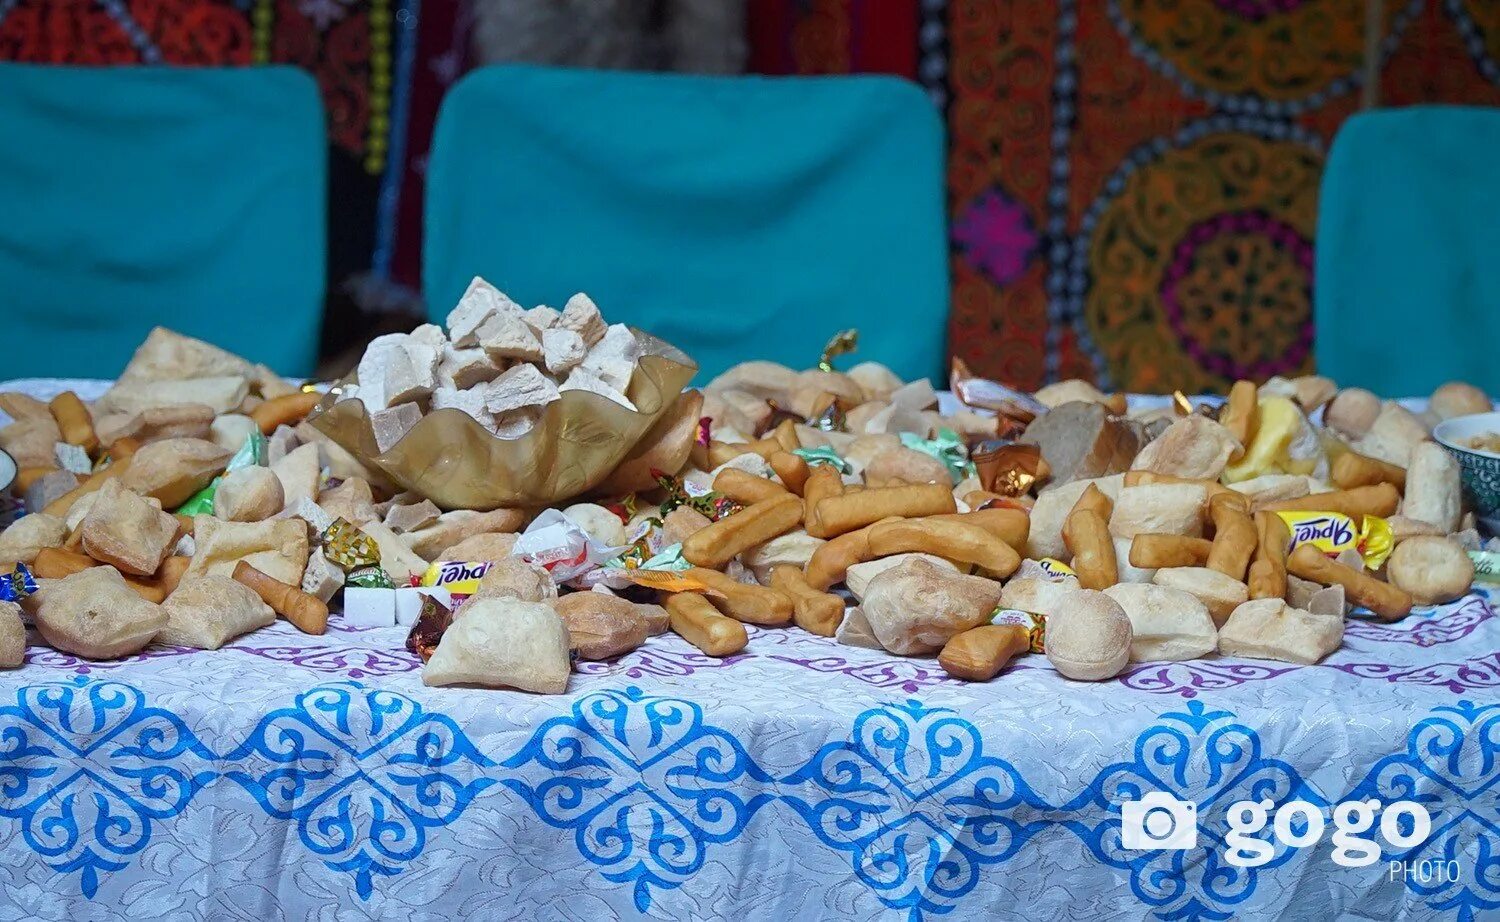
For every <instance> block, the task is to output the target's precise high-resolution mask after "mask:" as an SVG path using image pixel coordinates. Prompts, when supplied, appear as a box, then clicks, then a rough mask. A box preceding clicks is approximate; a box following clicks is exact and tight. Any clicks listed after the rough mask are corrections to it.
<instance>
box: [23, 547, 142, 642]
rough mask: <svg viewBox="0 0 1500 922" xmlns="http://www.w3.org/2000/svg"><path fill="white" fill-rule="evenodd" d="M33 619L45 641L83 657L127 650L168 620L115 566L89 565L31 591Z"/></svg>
mask: <svg viewBox="0 0 1500 922" xmlns="http://www.w3.org/2000/svg"><path fill="white" fill-rule="evenodd" d="M35 598H36V600H37V604H36V608H35V611H33V613H32V620H33V621H34V622H35V623H36V627H37V630H38V631H39V632H40V633H41V635H42V639H43V640H44V641H46V642H47V645H48V646H50V647H52V648H53V649H56V650H61V651H63V652H64V653H72V654H74V655H76V656H82V657H84V658H85V659H116V658H118V657H121V656H129V655H130V654H132V653H135V652H137V651H139V650H141V649H142V648H143V647H145V646H146V645H147V644H149V643H150V642H151V640H152V638H154V637H155V636H156V635H157V633H158V632H159V631H161V629H162V628H164V627H166V625H167V613H166V612H164V611H162V608H161V606H160V605H155V604H153V603H151V602H147V601H146V600H145V599H143V598H141V597H140V596H139V595H137V594H136V592H135V590H133V589H131V588H130V586H128V585H127V584H126V583H125V579H124V577H122V576H121V575H120V572H119V571H118V570H116V569H115V568H113V567H89V568H88V569H86V570H80V571H79V572H77V573H74V574H73V575H71V576H65V577H63V578H62V579H60V580H56V581H55V582H51V583H48V584H47V585H46V586H45V587H43V588H42V589H41V590H39V591H38V592H37V593H36V596H35Z"/></svg>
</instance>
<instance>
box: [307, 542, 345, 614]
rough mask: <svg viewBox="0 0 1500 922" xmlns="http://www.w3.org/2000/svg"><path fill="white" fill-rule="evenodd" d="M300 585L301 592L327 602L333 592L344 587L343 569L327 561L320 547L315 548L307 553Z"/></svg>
mask: <svg viewBox="0 0 1500 922" xmlns="http://www.w3.org/2000/svg"><path fill="white" fill-rule="evenodd" d="M301 586H302V591H303V592H305V593H307V594H308V595H310V596H312V597H314V598H316V599H317V600H318V601H320V602H323V603H324V604H327V602H328V600H329V599H331V598H333V595H334V593H336V592H338V591H339V590H340V589H342V588H344V571H343V570H340V569H339V568H338V567H336V566H334V565H333V564H331V563H329V562H328V558H327V557H324V556H323V550H322V548H317V549H315V550H313V551H312V552H311V553H309V554H308V555H307V567H306V569H304V570H303V571H302V583H301Z"/></svg>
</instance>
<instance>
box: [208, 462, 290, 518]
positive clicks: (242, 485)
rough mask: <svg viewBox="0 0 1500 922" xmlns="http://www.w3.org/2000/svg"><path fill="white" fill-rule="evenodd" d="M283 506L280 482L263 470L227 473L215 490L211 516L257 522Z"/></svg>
mask: <svg viewBox="0 0 1500 922" xmlns="http://www.w3.org/2000/svg"><path fill="white" fill-rule="evenodd" d="M285 505H286V498H285V495H284V494H283V493H282V492H281V479H280V478H278V477H277V476H276V475H275V474H273V473H271V469H270V468H266V467H255V466H252V467H242V468H240V469H239V470H237V471H230V472H229V473H228V474H225V475H224V479H223V480H221V481H219V486H218V487H217V488H216V489H215V490H214V515H216V516H218V517H219V518H221V519H224V520H225V521H229V522H259V521H261V520H262V519H269V518H270V517H271V516H273V515H275V514H276V513H278V512H280V511H281V510H282V507H283V506H285Z"/></svg>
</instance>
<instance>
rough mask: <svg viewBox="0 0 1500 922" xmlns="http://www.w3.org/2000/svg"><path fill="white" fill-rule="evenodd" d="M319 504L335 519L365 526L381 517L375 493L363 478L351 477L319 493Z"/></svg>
mask: <svg viewBox="0 0 1500 922" xmlns="http://www.w3.org/2000/svg"><path fill="white" fill-rule="evenodd" d="M318 505H319V506H322V507H323V511H324V512H327V513H328V514H329V515H330V516H332V517H333V518H335V519H343V520H344V521H346V522H350V523H353V524H355V525H358V526H360V527H361V528H363V527H364V526H365V525H366V524H368V523H370V522H375V521H378V520H379V519H380V512H379V511H378V510H377V509H376V508H375V493H374V491H373V490H371V489H370V485H369V484H368V483H365V481H364V480H363V478H360V477H350V478H349V479H348V480H345V481H344V482H343V483H341V484H339V485H338V486H336V487H333V488H331V489H327V490H324V491H323V492H321V493H319V494H318Z"/></svg>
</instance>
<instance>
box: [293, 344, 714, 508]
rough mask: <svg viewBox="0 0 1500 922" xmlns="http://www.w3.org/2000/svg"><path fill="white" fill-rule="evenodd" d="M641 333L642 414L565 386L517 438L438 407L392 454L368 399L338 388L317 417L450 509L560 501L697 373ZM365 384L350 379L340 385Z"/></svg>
mask: <svg viewBox="0 0 1500 922" xmlns="http://www.w3.org/2000/svg"><path fill="white" fill-rule="evenodd" d="M633 332H634V333H635V338H636V341H637V342H638V343H639V344H640V346H641V360H640V364H639V365H638V366H637V367H636V370H635V374H634V376H632V377H631V379H630V387H629V388H628V389H627V391H626V394H625V396H626V397H628V398H629V399H630V401H631V403H633V404H635V406H636V407H637V410H630V409H627V408H626V407H623V406H621V405H620V404H618V403H615V402H614V401H612V400H610V399H608V398H606V397H601V396H599V395H598V394H594V393H590V392H588V391H581V390H571V391H563V393H562V397H561V398H560V399H558V400H554V401H552V402H551V403H549V404H547V406H546V408H545V409H544V410H543V411H542V417H541V419H540V420H539V421H538V422H537V424H536V426H535V427H533V428H532V430H531V431H530V432H528V433H526V434H525V435H524V436H522V437H521V438H518V439H501V438H497V437H496V436H495V435H494V434H492V433H491V432H489V430H487V429H485V428H484V427H483V426H481V425H480V424H479V422H478V421H477V420H475V419H474V418H473V417H472V416H469V415H468V414H467V413H464V412H463V411H461V410H455V409H444V410H436V411H434V412H431V413H428V414H426V415H425V416H423V417H422V418H421V419H420V420H418V421H417V424H416V425H415V426H413V427H412V428H411V430H410V431H408V432H407V433H406V435H405V436H403V437H402V438H401V440H400V441H398V442H397V443H396V444H395V445H393V446H391V448H390V450H389V451H386V452H384V453H381V452H380V450H379V449H378V448H377V447H376V444H375V433H374V431H373V430H372V429H371V427H370V417H369V414H368V413H367V412H366V411H365V406H364V403H363V402H361V401H359V400H345V401H343V402H342V403H335V401H336V400H337V395H336V393H330V394H329V395H328V396H326V397H324V398H323V400H322V402H320V403H319V404H318V406H317V408H316V409H314V410H313V413H312V415H311V416H309V418H308V421H309V422H310V423H311V424H312V425H313V426H314V427H316V428H317V429H318V430H319V431H320V432H322V433H324V434H325V435H327V436H328V437H329V438H331V439H333V441H335V442H337V443H338V444H339V445H340V446H342V447H343V448H344V449H345V450H346V451H348V452H349V453H350V454H352V455H354V457H355V458H356V459H358V460H359V461H360V462H361V463H363V464H366V465H368V466H370V467H374V468H377V469H379V470H380V471H382V472H384V473H385V474H386V475H387V476H388V477H390V478H391V480H393V481H395V482H396V483H397V484H399V485H400V486H401V487H402V488H403V489H406V490H410V491H412V492H414V493H417V494H418V495H420V496H423V497H425V498H427V499H430V500H432V501H433V502H434V503H436V504H437V505H438V506H439V507H441V508H443V509H479V510H487V509H497V508H499V507H501V506H545V505H548V504H551V503H556V502H561V501H563V500H566V499H571V498H573V497H575V496H578V495H580V494H582V493H585V492H587V491H588V490H589V489H590V488H592V487H594V486H595V485H597V484H599V483H600V482H602V481H603V480H604V479H605V478H606V477H608V476H609V474H610V472H612V471H613V470H614V469H615V467H616V466H617V465H619V464H620V462H621V461H623V460H624V459H625V457H626V456H627V455H628V454H629V453H630V450H631V449H632V448H634V447H635V445H636V443H637V442H639V441H640V439H641V437H642V436H643V435H645V434H646V432H647V431H648V430H650V428H651V427H652V426H653V425H654V424H655V423H656V422H657V420H659V419H660V418H661V417H662V415H663V414H664V413H666V412H667V410H669V409H670V408H671V407H672V404H673V403H674V402H675V401H676V399H677V395H678V394H680V393H682V389H683V388H684V387H686V386H687V383H688V382H689V381H690V380H692V377H693V375H694V374H695V373H696V372H697V370H698V367H697V365H695V364H694V363H693V361H692V359H690V358H688V357H687V356H686V355H684V354H683V353H682V352H681V351H679V350H678V349H676V348H675V347H673V346H671V345H669V344H668V343H666V342H663V341H662V340H659V339H657V338H656V337H654V336H650V335H648V334H646V333H642V332H641V331H639V330H635V331H633ZM357 381H358V379H357V377H356V376H354V375H351V376H350V377H349V378H346V379H344V381H342V382H340V387H342V386H343V385H347V384H353V383H357ZM335 390H338V388H335Z"/></svg>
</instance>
